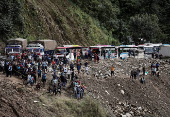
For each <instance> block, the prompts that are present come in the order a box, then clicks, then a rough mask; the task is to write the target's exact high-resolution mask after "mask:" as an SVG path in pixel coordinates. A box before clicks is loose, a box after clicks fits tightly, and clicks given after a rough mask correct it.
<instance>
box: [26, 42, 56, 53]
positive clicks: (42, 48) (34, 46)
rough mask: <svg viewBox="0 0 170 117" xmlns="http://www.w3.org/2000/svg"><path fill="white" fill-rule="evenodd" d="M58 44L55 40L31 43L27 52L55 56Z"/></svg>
mask: <svg viewBox="0 0 170 117" xmlns="http://www.w3.org/2000/svg"><path fill="white" fill-rule="evenodd" d="M56 46H57V43H56V41H55V40H36V41H30V42H29V45H28V46H27V48H26V50H28V51H30V52H36V53H40V55H44V54H50V55H52V54H54V52H55V48H56Z"/></svg>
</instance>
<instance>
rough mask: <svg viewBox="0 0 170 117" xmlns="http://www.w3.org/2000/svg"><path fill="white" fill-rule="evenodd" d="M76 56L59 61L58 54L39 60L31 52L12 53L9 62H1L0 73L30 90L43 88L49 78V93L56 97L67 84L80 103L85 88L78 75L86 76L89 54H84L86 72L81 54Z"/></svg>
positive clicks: (36, 55)
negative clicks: (20, 82)
mask: <svg viewBox="0 0 170 117" xmlns="http://www.w3.org/2000/svg"><path fill="white" fill-rule="evenodd" d="M87 52H88V51H87ZM75 54H77V55H76V56H75V60H73V61H72V60H71V59H70V58H66V56H65V55H64V57H61V58H59V57H58V56H57V55H48V54H45V55H43V56H41V57H40V56H39V55H38V54H36V53H31V52H23V53H22V55H19V54H11V55H10V56H8V59H6V60H3V59H2V60H1V63H0V64H1V67H0V70H1V71H2V72H3V73H4V74H6V77H12V76H15V77H18V78H22V79H23V84H24V85H30V86H31V87H32V89H34V87H36V89H40V88H46V87H45V86H46V82H47V79H48V81H50V85H48V86H49V87H48V91H49V92H50V93H53V94H55V95H57V93H60V94H61V90H62V89H65V88H66V85H67V84H69V85H70V87H71V89H72V90H73V94H74V96H75V98H77V99H78V100H79V99H81V98H83V95H84V89H85V86H84V85H83V84H81V81H80V79H79V77H78V76H79V74H80V73H81V74H87V75H89V71H88V69H89V68H88V59H89V58H90V57H89V56H91V54H89V52H88V54H86V57H85V59H86V61H85V63H84V68H85V69H82V65H83V64H82V63H81V56H80V55H81V54H80V52H79V51H77V52H76V53H75ZM90 59H91V58H90ZM76 68H77V69H76ZM50 70H51V71H50ZM47 74H49V75H47ZM50 74H52V76H51V75H50ZM50 77H51V78H50ZM69 85H68V86H69Z"/></svg>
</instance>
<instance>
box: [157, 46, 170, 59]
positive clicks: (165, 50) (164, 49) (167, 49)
mask: <svg viewBox="0 0 170 117" xmlns="http://www.w3.org/2000/svg"><path fill="white" fill-rule="evenodd" d="M159 54H162V55H163V56H164V57H170V45H162V46H161V47H160V51H159Z"/></svg>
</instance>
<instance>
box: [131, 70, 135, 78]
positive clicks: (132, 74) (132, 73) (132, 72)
mask: <svg viewBox="0 0 170 117" xmlns="http://www.w3.org/2000/svg"><path fill="white" fill-rule="evenodd" d="M133 76H134V70H132V71H131V74H130V78H132V79H133Z"/></svg>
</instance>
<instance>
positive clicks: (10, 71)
mask: <svg viewBox="0 0 170 117" xmlns="http://www.w3.org/2000/svg"><path fill="white" fill-rule="evenodd" d="M8 71H9V72H8V75H10V77H11V76H12V65H11V63H10V64H9V67H8ZM8 75H7V77H8Z"/></svg>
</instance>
